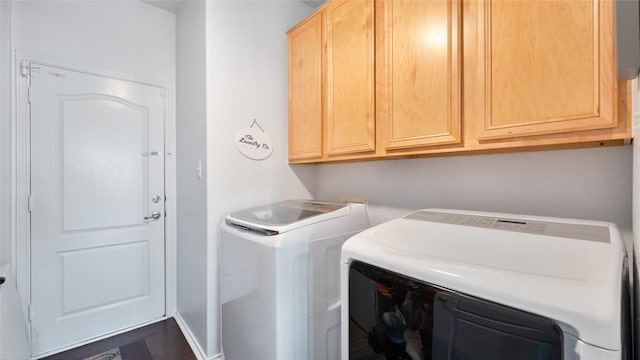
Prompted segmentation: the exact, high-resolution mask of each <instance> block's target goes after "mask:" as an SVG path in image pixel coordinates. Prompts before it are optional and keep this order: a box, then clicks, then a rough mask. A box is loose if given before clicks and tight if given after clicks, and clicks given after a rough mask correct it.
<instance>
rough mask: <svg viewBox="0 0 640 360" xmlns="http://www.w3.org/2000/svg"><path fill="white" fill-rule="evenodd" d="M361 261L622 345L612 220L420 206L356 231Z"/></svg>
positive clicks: (617, 245)
mask: <svg viewBox="0 0 640 360" xmlns="http://www.w3.org/2000/svg"><path fill="white" fill-rule="evenodd" d="M352 260H360V261H363V262H366V263H369V264H371V265H375V266H378V267H382V268H386V269H389V270H390V271H393V272H396V273H399V274H405V275H407V276H410V277H413V278H415V279H418V280H421V281H425V282H427V283H431V284H436V285H439V286H443V287H445V288H449V289H451V290H455V291H459V292H462V293H465V294H468V295H472V296H476V297H479V298H482V299H486V300H490V301H494V302H496V303H500V304H503V305H507V306H511V307H513V308H516V309H522V310H525V311H529V312H531V313H534V314H538V315H542V316H546V317H549V318H551V319H553V320H555V321H556V322H558V325H559V326H560V327H561V328H562V330H563V331H564V332H566V333H569V334H572V335H573V336H575V337H577V338H579V339H581V340H582V341H584V342H586V343H588V344H592V345H596V346H599V347H603V348H606V349H609V350H619V349H620V348H621V332H620V331H621V325H620V317H621V301H622V299H621V290H622V286H623V283H622V281H623V273H622V272H623V268H624V260H625V250H624V244H623V242H622V238H621V235H620V233H619V231H618V230H617V228H616V226H615V225H614V224H612V223H606V222H596V221H584V220H571V219H557V218H556V219H554V218H545V217H533V216H531V217H529V216H527V217H525V216H521V215H510V214H496V213H482V212H471V211H459V210H442V209H431V210H422V211H418V212H415V213H412V214H410V215H408V216H405V217H404V218H401V219H395V220H391V221H389V222H386V223H383V224H381V225H378V226H376V227H372V228H370V229H368V230H365V231H364V232H362V233H360V234H358V235H356V236H354V237H352V238H351V239H350V240H348V241H347V242H346V243H345V245H344V246H343V248H342V262H344V263H350V262H351V261H352Z"/></svg>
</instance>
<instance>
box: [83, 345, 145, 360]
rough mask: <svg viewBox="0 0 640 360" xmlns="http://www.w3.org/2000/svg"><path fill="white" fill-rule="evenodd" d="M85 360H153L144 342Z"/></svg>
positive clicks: (114, 349)
mask: <svg viewBox="0 0 640 360" xmlns="http://www.w3.org/2000/svg"><path fill="white" fill-rule="evenodd" d="M83 360H153V358H152V357H151V353H149V349H148V348H147V344H146V343H145V342H144V340H138V341H136V342H132V343H131V344H127V345H122V346H120V347H117V348H113V349H111V350H108V351H105V352H102V353H100V354H97V355H92V356H89V357H87V358H84V359H83Z"/></svg>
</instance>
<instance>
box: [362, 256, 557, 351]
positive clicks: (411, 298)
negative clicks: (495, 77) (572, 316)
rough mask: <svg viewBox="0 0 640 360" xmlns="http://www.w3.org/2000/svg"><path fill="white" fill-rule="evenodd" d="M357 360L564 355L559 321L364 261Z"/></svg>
mask: <svg viewBox="0 0 640 360" xmlns="http://www.w3.org/2000/svg"><path fill="white" fill-rule="evenodd" d="M349 318H350V322H349V359H351V360H364V359H410V360H418V359H437V360H440V359H447V360H449V359H465V360H475V359H478V360H480V359H482V360H484V359H521V360H527V359H532V360H533V359H535V360H543V359H544V360H546V359H548V360H553V359H561V358H562V331H561V330H560V328H559V327H558V326H557V325H556V324H555V322H554V321H552V320H550V319H547V318H544V317H541V316H538V315H534V314H530V313H527V312H524V311H520V310H516V309H513V308H510V307H506V306H503V305H499V304H496V303H492V302H489V301H485V300H482V299H478V298H474V297H471V296H467V295H464V294H461V293H458V292H455V291H451V290H447V289H445V288H442V287H438V286H435V285H431V284H427V283H425V282H422V281H418V280H415V279H411V278H409V277H406V276H403V275H400V274H395V273H392V272H389V271H387V270H384V269H380V268H377V267H374V266H371V265H368V264H364V263H361V262H353V263H352V264H351V267H350V270H349Z"/></svg>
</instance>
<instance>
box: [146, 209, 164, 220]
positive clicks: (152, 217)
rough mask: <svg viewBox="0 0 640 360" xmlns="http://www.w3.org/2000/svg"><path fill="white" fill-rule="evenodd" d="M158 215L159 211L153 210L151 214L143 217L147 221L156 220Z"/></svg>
mask: <svg viewBox="0 0 640 360" xmlns="http://www.w3.org/2000/svg"><path fill="white" fill-rule="evenodd" d="M160 216H161V215H160V212H159V211H154V212H153V213H152V214H151V216H147V217H145V218H144V219H145V220H147V221H148V220H158V219H160Z"/></svg>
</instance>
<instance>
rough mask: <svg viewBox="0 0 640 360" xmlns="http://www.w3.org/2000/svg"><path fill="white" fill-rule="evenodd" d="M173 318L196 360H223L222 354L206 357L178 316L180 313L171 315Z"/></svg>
mask: <svg viewBox="0 0 640 360" xmlns="http://www.w3.org/2000/svg"><path fill="white" fill-rule="evenodd" d="M173 318H174V319H175V320H176V323H177V324H178V327H179V328H180V330H181V331H182V334H183V335H184V337H185V339H187V342H188V343H189V346H190V347H191V351H193V354H194V355H195V356H196V358H197V359H198V360H224V354H222V353H220V354H217V355H214V356H212V357H207V353H206V352H205V351H204V350H203V349H202V347H201V346H200V343H198V340H196V337H195V336H194V335H193V333H192V332H191V329H190V328H189V326H188V325H187V324H186V323H185V322H184V320H183V319H182V316H180V313H179V312H177V311H176V313H175V314H174V315H173Z"/></svg>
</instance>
